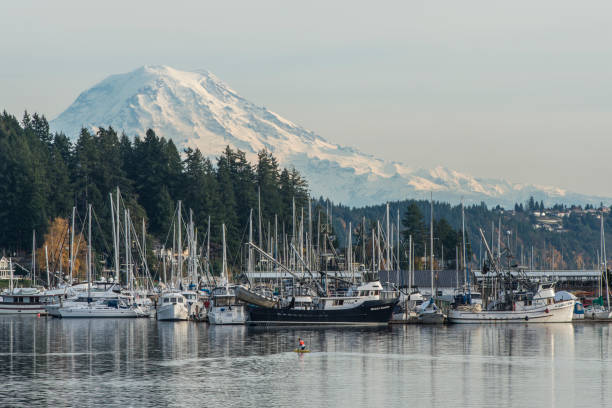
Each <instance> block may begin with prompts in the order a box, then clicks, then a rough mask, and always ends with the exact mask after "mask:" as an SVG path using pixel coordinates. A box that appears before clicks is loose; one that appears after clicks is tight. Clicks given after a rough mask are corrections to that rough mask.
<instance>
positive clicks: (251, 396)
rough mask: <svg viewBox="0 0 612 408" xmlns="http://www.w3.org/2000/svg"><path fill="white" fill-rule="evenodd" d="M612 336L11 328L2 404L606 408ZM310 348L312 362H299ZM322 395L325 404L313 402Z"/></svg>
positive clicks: (553, 331)
mask: <svg viewBox="0 0 612 408" xmlns="http://www.w3.org/2000/svg"><path fill="white" fill-rule="evenodd" d="M610 328H611V326H609V325H608V324H603V325H602V324H582V323H581V324H578V325H576V324H574V325H572V324H552V325H546V324H545V325H522V324H520V325H492V326H489V325H476V326H474V325H448V326H413V325H410V326H404V325H400V326H396V325H393V326H391V327H370V328H367V327H361V328H351V327H344V328H302V327H299V328H297V327H295V328H294V327H277V328H262V327H259V326H218V325H207V324H200V323H195V322H188V321H183V322H163V321H156V320H154V319H53V318H37V317H35V316H0V344H1V345H2V352H1V353H0V364H1V366H2V367H3V369H2V371H3V381H4V384H5V386H4V387H2V389H0V400H1V401H2V402H3V404H4V405H9V406H14V405H55V406H64V405H81V406H83V405H85V406H90V405H98V404H101V403H102V404H104V405H134V401H138V404H137V405H164V406H170V407H178V406H190V405H199V404H201V403H202V402H203V401H205V403H206V405H211V406H236V407H239V406H268V407H283V406H299V407H306V406H338V407H368V406H388V407H401V406H406V403H407V402H408V401H409V403H410V404H411V405H417V406H418V405H427V406H433V407H447V406H456V405H461V406H492V405H495V406H498V407H511V406H542V407H554V406H561V405H563V406H578V405H579V406H594V405H597V406H606V405H607V401H609V400H610V398H611V397H612V391H611V390H610V388H609V387H608V386H607V384H608V381H607V378H609V377H610V375H612V364H610V362H611V360H612V355H610V353H609V350H610V349H611V346H612V333H611V331H610ZM298 337H301V338H302V339H304V340H305V342H306V345H307V346H308V349H309V350H310V352H309V353H306V354H301V353H295V352H294V349H295V347H296V346H297V339H298ZM493 378H494V379H495V381H492V379H493ZM315 387H316V388H317V389H318V390H319V392H316V393H312V392H307V391H306V390H312V389H313V388H315ZM102 401H103V402H102Z"/></svg>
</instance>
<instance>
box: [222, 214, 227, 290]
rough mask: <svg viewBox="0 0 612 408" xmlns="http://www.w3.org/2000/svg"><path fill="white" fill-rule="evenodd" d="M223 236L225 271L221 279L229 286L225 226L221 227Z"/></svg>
mask: <svg viewBox="0 0 612 408" xmlns="http://www.w3.org/2000/svg"><path fill="white" fill-rule="evenodd" d="M221 234H222V239H223V271H222V272H221V277H222V278H223V279H225V285H226V286H227V285H228V275H227V249H226V247H225V224H223V225H222V226H221Z"/></svg>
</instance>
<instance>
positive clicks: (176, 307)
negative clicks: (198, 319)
mask: <svg viewBox="0 0 612 408" xmlns="http://www.w3.org/2000/svg"><path fill="white" fill-rule="evenodd" d="M188 319H189V309H188V304H187V299H186V298H185V296H183V294H182V293H181V292H166V293H164V294H162V296H161V298H160V299H159V304H158V306H157V320H162V321H172V320H188Z"/></svg>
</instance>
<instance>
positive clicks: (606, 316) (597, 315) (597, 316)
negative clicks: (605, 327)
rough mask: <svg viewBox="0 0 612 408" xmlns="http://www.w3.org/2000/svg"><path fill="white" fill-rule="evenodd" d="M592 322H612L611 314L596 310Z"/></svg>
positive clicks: (607, 311) (606, 311)
mask: <svg viewBox="0 0 612 408" xmlns="http://www.w3.org/2000/svg"><path fill="white" fill-rule="evenodd" d="M593 319H594V320H612V312H611V311H609V310H598V311H595V312H593Z"/></svg>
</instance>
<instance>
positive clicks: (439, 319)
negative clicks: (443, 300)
mask: <svg viewBox="0 0 612 408" xmlns="http://www.w3.org/2000/svg"><path fill="white" fill-rule="evenodd" d="M418 320H419V322H420V323H421V324H442V323H444V314H443V313H442V312H441V311H436V312H433V313H430V312H425V313H421V314H419V315H418Z"/></svg>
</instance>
